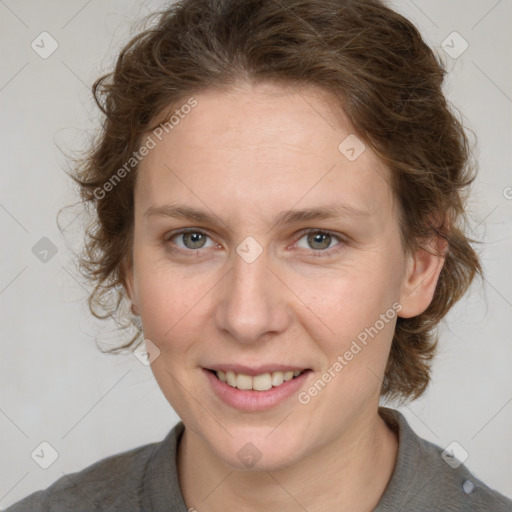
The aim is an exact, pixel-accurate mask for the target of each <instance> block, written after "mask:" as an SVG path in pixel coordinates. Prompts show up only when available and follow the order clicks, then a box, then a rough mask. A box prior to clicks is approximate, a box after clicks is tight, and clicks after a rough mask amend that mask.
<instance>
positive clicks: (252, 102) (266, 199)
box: [136, 84, 392, 213]
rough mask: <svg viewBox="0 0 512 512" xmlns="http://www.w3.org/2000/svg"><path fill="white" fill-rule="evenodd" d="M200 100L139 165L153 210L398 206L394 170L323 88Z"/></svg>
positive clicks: (140, 190)
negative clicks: (176, 206) (179, 205)
mask: <svg viewBox="0 0 512 512" xmlns="http://www.w3.org/2000/svg"><path fill="white" fill-rule="evenodd" d="M194 99H195V100H196V101H197V105H196V106H195V107H194V108H193V109H190V110H189V109H186V110H187V111H188V113H187V114H185V115H182V116H181V117H180V120H179V122H178V123H177V124H176V125H175V126H174V127H173V128H172V130H170V131H169V133H164V134H163V136H161V141H159V140H157V141H156V142H157V144H156V146H155V147H154V148H153V149H152V150H151V151H150V152H149V154H148V155H147V156H146V157H145V158H144V159H143V161H142V162H141V164H140V165H139V170H138V177H137V190H136V195H137V197H138V200H139V202H142V203H143V205H144V206H145V207H147V206H150V205H154V204H164V203H167V202H171V201H172V202H174V201H176V200H180V202H187V203H191V204H195V205H197V206H203V207H204V206H205V204H203V205H201V198H203V200H204V201H206V203H207V204H206V206H210V205H211V206H212V209H214V208H213V206H215V207H216V208H222V209H224V210H226V209H229V206H230V205H231V206H232V207H233V210H236V208H237V207H238V208H239V207H240V206H243V207H244V208H245V210H247V211H261V210H262V209H264V208H265V209H273V208H274V207H276V209H278V210H279V211H281V210H282V209H283V208H292V207H293V206H294V205H295V204H297V207H299V206H300V207H302V208H306V207H312V206H317V205H318V204H319V203H321V204H327V203H333V202H337V203H345V204H350V205H352V206H354V207H356V208H359V209H366V210H369V211H372V212H374V213H376V212H378V211H383V210H389V208H390V206H391V204H392V194H391V188H390V186H389V183H390V172H389V169H387V168H386V167H385V166H384V164H383V163H382V162H381V161H380V160H379V159H378V157H377V156H376V155H375V154H374V153H373V152H372V151H371V149H370V148H369V147H368V146H367V145H366V147H365V146H364V143H363V142H362V140H361V138H360V137H357V135H356V134H355V133H354V128H353V126H352V125H351V123H350V121H349V120H348V118H347V117H346V116H345V114H344V113H343V111H342V110H341V109H335V108H333V105H334V101H333V100H332V98H330V97H329V96H328V95H327V94H326V93H325V92H324V91H320V90H318V89H315V88H312V87H309V88H302V89H297V88H295V87H283V86H277V85H270V84H264V85H258V86H254V85H245V86H241V87H240V88H239V89H237V90H235V91H233V90H231V91H229V92H228V91H218V90H207V91H205V92H202V93H200V94H196V95H194ZM186 101H187V99H185V100H184V102H183V104H185V102H186ZM179 108H180V105H179V104H178V105H175V106H174V110H173V112H175V111H176V109H179ZM150 136H151V135H150ZM354 156H356V157H357V158H354ZM204 201H203V202H204ZM276 211H277V210H276ZM262 213H263V212H262ZM269 213H271V212H269Z"/></svg>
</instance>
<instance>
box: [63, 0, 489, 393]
mask: <svg viewBox="0 0 512 512" xmlns="http://www.w3.org/2000/svg"><path fill="white" fill-rule="evenodd" d="M154 17H156V23H154V24H153V25H152V26H150V27H149V28H145V29H144V30H143V31H142V32H141V33H139V34H138V35H136V36H135V37H134V38H133V39H132V40H131V41H130V42H129V43H128V44H127V45H126V46H125V47H124V49H123V50H122V51H121V52H120V54H119V56H118V58H117V62H116V65H115V69H114V70H113V71H112V72H110V73H108V74H105V75H103V76H102V77H100V78H99V79H98V80H96V82H95V83H94V85H93V94H94V98H95V101H96V103H97V105H98V107H99V108H100V109H101V111H102V112H103V114H104V116H105V117H104V122H103V126H102V130H101V131H100V133H99V136H98V137H97V138H96V140H95V141H94V143H93V144H92V145H91V147H90V149H89V150H87V152H86V155H85V157H84V158H82V159H80V160H79V165H77V166H76V168H74V172H73V173H72V174H71V175H72V177H73V179H74V180H75V181H76V182H77V183H78V185H79V188H80V195H81V199H82V203H83V204H85V205H86V207H87V209H88V210H89V211H91V210H92V211H93V214H94V217H95V219H94V221H93V222H92V223H91V224H89V226H88V227H87V229H86V235H87V236H86V242H85V248H84V250H83V252H82V253H81V254H80V258H79V262H80V269H81V271H82V273H83V274H84V275H85V276H86V277H87V278H88V279H90V280H91V281H92V283H93V284H94V289H93V290H92V293H91V295H90V297H89V308H90V310H91V312H92V313H93V314H94V315H95V316H96V317H99V318H106V317H109V316H111V317H115V316H116V315H119V306H120V304H121V302H122V301H123V299H126V291H125V288H124V283H125V271H124V264H125V263H126V262H128V264H130V263H131V252H132V236H133V222H134V219H133V217H134V215H133V212H134V200H133V190H134V184H135V178H136V171H137V166H136V165H134V166H133V169H132V170H131V171H129V172H128V171H127V172H124V173H122V179H119V180H117V181H116V183H115V184H114V185H115V186H111V187H107V186H106V184H107V182H109V180H110V183H112V178H113V177H114V175H115V174H116V173H118V174H117V176H118V177H119V176H120V174H119V171H120V169H121V168H123V165H125V164H126V162H127V161H129V160H130V158H132V157H133V154H134V152H136V151H137V149H138V148H139V147H140V145H141V141H142V137H143V135H144V134H147V133H148V132H149V131H150V130H153V129H154V128H155V127H156V126H157V125H158V124H159V123H160V122H161V120H162V119H164V118H165V116H167V117H168V115H169V112H170V111H171V110H172V108H173V107H172V106H176V105H177V104H179V103H180V102H184V101H185V100H184V98H185V99H186V98H189V97H190V96H191V95H193V94H197V93H198V92H200V91H201V90H205V89H210V88H212V87H215V88H218V89H221V90H222V89H226V88H228V87H230V86H232V85H234V84H236V83H237V81H240V80H246V81H250V82H253V83H258V82H274V83H281V84H288V85H290V84H291V85H298V86H300V85H314V86H317V87H320V88H322V89H323V90H325V91H328V92H331V93H333V95H334V97H335V98H338V99H339V101H340V105H341V106H342V108H343V109H344V111H345V113H346V114H347V115H348V117H349V119H350V120H351V122H352V124H353V126H354V127H355V129H356V132H357V133H358V135H359V136H360V137H361V138H362V139H363V140H364V141H365V142H366V143H367V144H368V145H369V146H370V147H371V148H372V149H373V150H374V151H375V152H376V153H377V155H378V156H379V157H380V158H381V159H382V160H383V161H384V162H385V163H386V164H387V165H388V166H389V167H390V169H391V171H392V176H393V178H392V179H393V183H392V186H393V188H394V190H395V195H396V198H397V199H398V203H399V222H400V229H401V237H402V243H403V247H404V251H414V250H416V249H417V248H419V247H425V242H426V241H428V240H430V239H431V238H432V237H433V236H436V235H437V236H441V237H442V238H444V239H445V240H446V241H447V242H448V251H447V253H446V257H445V263H444V267H443V269H442V271H441V274H440V277H439V280H438V283H437V288H436V291H435V294H434V297H433V300H432V302H431V304H430V305H429V307H428V308H427V309H426V311H425V312H424V313H422V314H421V315H418V316H416V317H414V318H398V319H397V324H396V330H395V333H394V339H393V342H392V347H391V352H390V356H389V360H388V363H387V368H386V372H385V377H384V381H383V383H382V389H381V394H382V396H386V397H388V398H401V399H402V400H403V401H405V400H407V399H414V398H417V397H418V396H420V395H421V394H422V393H423V391H424V390H425V388H426V386H427V384H428V382H429V380H430V364H431V359H432V357H433V355H434V353H435V349H436V345H437V341H438V335H437V331H436V326H437V324H438V323H439V322H440V320H441V319H442V318H443V317H444V316H445V315H446V314H447V312H448V311H449V310H450V308H451V307H452V306H453V304H454V303H455V302H457V301H458V300H459V299H460V298H461V297H462V295H463V294H464V293H465V292H466V290H467V289H468V287H469V285H470V284H471V282H472V280H473V278H474V277H475V275H476V274H477V273H479V274H480V275H481V276H483V271H482V267H481V264H480V260H479V257H478V255H477V253H476V252H475V251H474V249H473V248H472V246H471V245H470V244H471V243H473V242H475V241H474V240H472V239H470V238H468V236H466V234H465V233H466V232H467V229H466V227H467V217H466V216H467V214H466V211H465V207H464V205H465V200H466V197H467V192H468V186H469V185H470V184H471V183H472V181H473V180H474V178H475V168H476V166H475V165H474V164H472V163H471V152H470V148H469V143H468V138H467V136H466V134H465V132H464V128H463V125H462V123H461V121H459V119H458V116H456V115H455V114H454V110H453V108H452V107H451V106H450V105H449V104H448V103H447V100H446V98H445V96H444V94H443V92H442V85H443V81H444V77H445V74H446V71H445V68H444V65H443V63H442V61H441V59H440V58H439V57H438V56H437V55H436V54H435V53H434V52H433V51H432V50H431V49H430V48H429V46H428V45H427V44H426V43H425V42H424V41H423V39H422V37H421V35H420V34H419V32H418V30H417V29H416V28H415V27H414V26H413V25H412V24H411V22H409V21H408V20H407V19H405V18H404V17H403V16H401V15H400V14H398V13H396V12H394V11H393V10H391V9H390V8H388V7H387V6H385V5H384V4H383V3H381V2H379V1H377V0H294V1H291V0H181V1H178V2H176V3H173V4H171V5H170V6H169V8H168V9H166V10H165V11H162V12H157V13H154V14H153V15H151V16H150V17H149V20H151V19H153V18H154ZM125 170H126V166H125ZM99 190H100V191H101V190H102V191H103V192H102V193H99V192H98V191H99ZM107 190H108V193H105V191H107ZM432 219H438V221H436V222H434V221H433V220H432ZM439 219H441V220H439ZM100 309H101V311H102V312H100ZM121 316H123V315H121ZM141 334H142V331H141V329H140V324H139V326H138V327H137V328H136V334H135V336H133V337H132V338H131V340H130V341H128V342H127V343H126V344H124V345H122V346H117V347H115V348H114V349H109V350H106V351H105V352H107V353H117V352H119V351H124V349H131V348H132V345H134V344H135V343H136V342H137V340H139V341H142V336H141Z"/></svg>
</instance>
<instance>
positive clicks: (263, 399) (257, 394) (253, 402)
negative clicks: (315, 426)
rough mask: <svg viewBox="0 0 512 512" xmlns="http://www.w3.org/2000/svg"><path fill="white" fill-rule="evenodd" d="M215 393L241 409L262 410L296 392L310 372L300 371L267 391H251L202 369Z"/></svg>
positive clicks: (224, 400) (230, 404) (226, 402)
mask: <svg viewBox="0 0 512 512" xmlns="http://www.w3.org/2000/svg"><path fill="white" fill-rule="evenodd" d="M203 371H204V372H205V374H206V377H207V379H208V380H209V382H210V384H211V386H212V388H213V391H214V392H215V394H216V395H217V396H218V397H219V398H220V399H221V400H222V401H223V402H224V403H225V404H227V405H229V406H230V407H233V408H235V409H241V410H243V411H264V410H267V409H271V408H273V407H276V406H277V405H279V404H281V403H282V402H284V401H285V400H286V399H288V398H290V396H292V395H294V394H296V393H297V392H298V391H299V389H300V388H301V386H302V385H303V384H304V381H305V380H306V379H307V378H308V376H309V374H310V373H311V371H310V370H306V371H304V372H302V373H301V374H300V375H299V376H298V377H295V378H294V379H291V380H287V381H285V382H283V383H282V384H281V385H280V386H276V387H273V388H272V389H269V390H267V391H253V390H247V391H246V390H242V389H238V388H233V387H231V386H230V385H228V384H226V383H225V382H222V381H221V380H219V379H218V378H217V377H216V376H215V375H214V374H213V373H212V372H210V371H208V370H205V369H203Z"/></svg>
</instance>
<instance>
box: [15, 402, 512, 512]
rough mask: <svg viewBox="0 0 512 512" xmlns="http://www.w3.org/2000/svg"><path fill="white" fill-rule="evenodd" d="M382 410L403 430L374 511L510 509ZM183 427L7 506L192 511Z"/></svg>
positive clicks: (22, 511) (32, 511)
mask: <svg viewBox="0 0 512 512" xmlns="http://www.w3.org/2000/svg"><path fill="white" fill-rule="evenodd" d="M379 413H380V414H381V416H382V417H383V418H384V419H385V421H386V422H387V423H388V424H389V425H390V427H391V428H393V430H395V432H397V434H398V439H399V448H398V456H397V461H396V465H395V469H394V471H393V474H392V476H391V479H390V481H389V483H388V486H387V488H386V490H385V492H384V494H383V495H382V497H381V499H380V501H379V503H378V505H377V507H376V508H375V509H374V511H373V512H397V511H406V512H420V511H421V512H441V511H442V512H480V511H481V512H484V511H485V512H512V500H510V499H508V498H506V497H505V496H503V495H502V494H500V493H498V492H497V491H495V490H492V489H491V488H489V487H488V486H486V485H485V484H484V483H483V482H481V481H480V480H479V479H477V478H476V477H475V476H474V475H472V474H471V473H470V471H469V470H468V469H467V468H466V467H465V466H464V465H460V466H458V467H457V468H455V469H454V468H452V467H451V465H449V464H448V463H447V462H445V460H444V459H443V458H442V457H441V454H442V452H443V450H442V448H440V447H439V446H437V445H435V444H433V443H431V442H429V441H426V440H424V439H422V438H420V437H419V436H417V435H416V434H415V433H414V431H413V430H412V429H411V427H410V426H409V424H408V423H407V421H406V419H405V417H404V416H403V415H402V414H401V413H400V412H398V411H396V410H394V409H389V408H386V407H380V408H379ZM184 428H185V427H184V425H183V423H182V422H179V423H178V424H176V425H175V426H174V427H173V428H172V430H171V431H170V432H169V434H168V435H167V436H166V437H165V439H164V440H163V441H161V442H157V443H151V444H147V445H144V446H140V447H138V448H134V449H132V450H129V451H125V452H122V453H119V454H116V455H112V456H110V457H106V458H104V459H101V460H100V461H98V462H96V463H94V464H92V465H90V466H88V467H86V468H85V469H83V470H82V471H79V472H76V473H70V474H68V475H66V476H63V477H62V478H60V479H59V480H57V481H56V482H55V483H54V484H53V485H51V486H50V487H48V488H47V489H45V490H40V491H36V492H34V493H32V494H30V495H29V496H27V497H25V498H23V499H22V500H20V501H18V502H17V503H15V504H14V505H11V506H10V507H9V508H7V510H6V512H43V511H44V512H50V511H51V512H69V511H74V512H82V511H83V512H85V511H87V512H91V511H122V512H136V511H137V512H139V511H140V512H142V511H144V512H150V511H151V512H157V511H158V512H171V511H172V512H188V510H189V509H188V508H187V506H186V505H185V502H184V500H183V496H182V494H181V490H180V486H179V481H178V473H177V468H176V453H177V446H178V443H179V441H180V438H181V435H182V433H183V431H184ZM452 465H455V464H452ZM192 510H194V509H192Z"/></svg>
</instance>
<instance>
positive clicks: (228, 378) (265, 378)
mask: <svg viewBox="0 0 512 512" xmlns="http://www.w3.org/2000/svg"><path fill="white" fill-rule="evenodd" d="M215 373H216V375H217V377H218V378H219V380H220V381H222V382H225V383H226V384H228V385H229V386H231V387H232V388H238V389H242V390H251V389H252V390H254V391H268V390H269V389H272V387H276V386H280V385H281V384H282V383H283V382H286V381H288V380H291V379H293V378H294V377H298V376H299V375H300V374H301V373H302V371H301V370H297V371H295V372H294V371H291V370H290V371H287V372H272V373H263V374H261V375H256V376H255V377H251V376H250V375H245V374H243V373H235V372H232V371H231V370H229V371H227V372H224V371H222V370H218V371H216V372H215Z"/></svg>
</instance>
